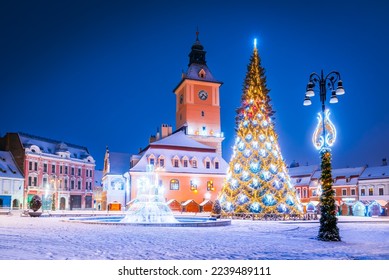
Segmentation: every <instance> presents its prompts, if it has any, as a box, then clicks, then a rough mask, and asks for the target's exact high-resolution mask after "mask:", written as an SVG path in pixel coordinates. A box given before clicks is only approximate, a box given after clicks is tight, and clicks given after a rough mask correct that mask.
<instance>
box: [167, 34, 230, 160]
mask: <svg viewBox="0 0 389 280" xmlns="http://www.w3.org/2000/svg"><path fill="white" fill-rule="evenodd" d="M205 53H206V51H204V47H203V46H202V45H201V43H200V41H199V32H196V41H195V42H194V44H193V45H192V49H191V52H190V53H189V64H188V70H187V72H186V73H183V74H182V78H181V81H180V83H179V84H178V85H177V86H176V88H175V89H174V90H173V92H174V93H175V95H176V129H177V130H178V129H181V128H185V131H186V134H187V135H188V136H189V137H191V138H193V139H194V140H196V141H198V142H200V143H203V144H205V145H208V146H211V147H214V148H216V152H217V153H218V154H219V155H220V156H221V155H222V141H223V140H224V136H223V132H222V131H221V128H220V99H219V88H220V86H221V85H222V84H223V83H222V82H220V81H218V80H216V79H215V78H214V77H213V75H212V73H211V71H210V70H209V68H208V66H207V64H206V60H205Z"/></svg>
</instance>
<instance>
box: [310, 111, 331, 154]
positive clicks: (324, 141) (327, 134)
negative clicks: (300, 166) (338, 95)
mask: <svg viewBox="0 0 389 280" xmlns="http://www.w3.org/2000/svg"><path fill="white" fill-rule="evenodd" d="M323 115H324V118H323ZM317 120H318V122H317V126H316V129H315V131H314V132H313V136H312V143H313V145H314V146H315V148H316V149H317V150H321V149H323V148H328V147H332V146H333V145H334V143H335V140H336V128H335V125H334V124H333V123H332V122H331V120H330V110H329V109H326V110H325V111H324V113H323V114H321V113H318V114H317Z"/></svg>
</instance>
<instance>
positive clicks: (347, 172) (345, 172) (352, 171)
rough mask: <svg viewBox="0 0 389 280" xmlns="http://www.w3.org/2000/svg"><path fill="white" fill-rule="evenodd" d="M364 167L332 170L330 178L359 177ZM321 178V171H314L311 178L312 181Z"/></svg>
mask: <svg viewBox="0 0 389 280" xmlns="http://www.w3.org/2000/svg"><path fill="white" fill-rule="evenodd" d="M364 169H365V167H349V168H337V169H332V171H331V173H332V178H338V177H345V178H351V177H359V176H360V175H361V174H362V172H363V170H364ZM320 176H321V170H318V171H315V173H314V174H313V176H312V179H319V178H320Z"/></svg>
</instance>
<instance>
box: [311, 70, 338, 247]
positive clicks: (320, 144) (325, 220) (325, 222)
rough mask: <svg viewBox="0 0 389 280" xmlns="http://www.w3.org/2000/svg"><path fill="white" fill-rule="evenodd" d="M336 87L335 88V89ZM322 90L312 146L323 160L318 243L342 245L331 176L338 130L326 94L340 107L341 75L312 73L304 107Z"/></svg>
mask: <svg viewBox="0 0 389 280" xmlns="http://www.w3.org/2000/svg"><path fill="white" fill-rule="evenodd" d="M335 85H336V87H335ZM316 86H317V87H318V88H319V94H320V95H319V96H320V102H321V113H319V114H318V124H317V127H316V129H315V131H314V133H313V137H312V142H313V145H314V146H315V148H316V149H317V150H319V152H320V157H321V177H320V181H321V184H322V193H321V195H320V212H321V217H320V229H319V234H318V239H319V240H323V241H340V235H339V229H338V227H337V225H336V224H337V218H336V206H335V199H334V190H333V189H332V174H331V169H332V168H331V146H332V145H333V144H334V142H335V139H336V129H335V126H334V125H333V123H332V122H331V121H330V118H329V116H330V112H329V110H328V109H326V106H325V101H326V99H327V90H328V91H329V92H331V97H330V103H332V104H334V103H338V97H337V96H338V95H343V94H344V93H345V92H344V88H343V82H342V80H341V78H340V74H339V72H337V71H332V72H330V73H328V74H327V75H326V76H324V74H323V70H322V71H321V74H320V75H318V74H317V73H312V74H311V75H310V76H309V82H308V85H307V91H306V93H305V99H304V106H309V105H311V104H312V102H311V97H313V96H315V92H314V89H315V87H316Z"/></svg>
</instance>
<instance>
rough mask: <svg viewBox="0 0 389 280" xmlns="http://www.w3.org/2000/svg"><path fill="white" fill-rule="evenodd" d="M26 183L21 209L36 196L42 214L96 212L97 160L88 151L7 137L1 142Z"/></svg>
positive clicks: (29, 138)
mask: <svg viewBox="0 0 389 280" xmlns="http://www.w3.org/2000/svg"><path fill="white" fill-rule="evenodd" d="M1 144H2V148H3V150H6V151H10V152H11V153H12V155H13V157H14V159H15V162H16V163H17V165H18V167H19V169H20V170H21V172H22V174H23V176H24V178H25V181H24V186H23V201H22V207H23V208H24V209H27V208H28V203H29V201H30V200H31V198H32V197H33V196H34V195H38V196H40V197H41V198H42V202H43V205H42V208H43V210H58V209H60V210H73V209H91V208H93V186H94V170H95V160H94V159H93V157H92V156H91V155H90V154H89V152H88V149H87V148H86V147H82V146H78V145H74V144H69V143H65V142H63V141H57V140H52V139H48V138H44V137H40V136H33V135H29V134H26V133H21V132H19V133H7V134H6V135H5V136H4V138H2V140H1Z"/></svg>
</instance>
